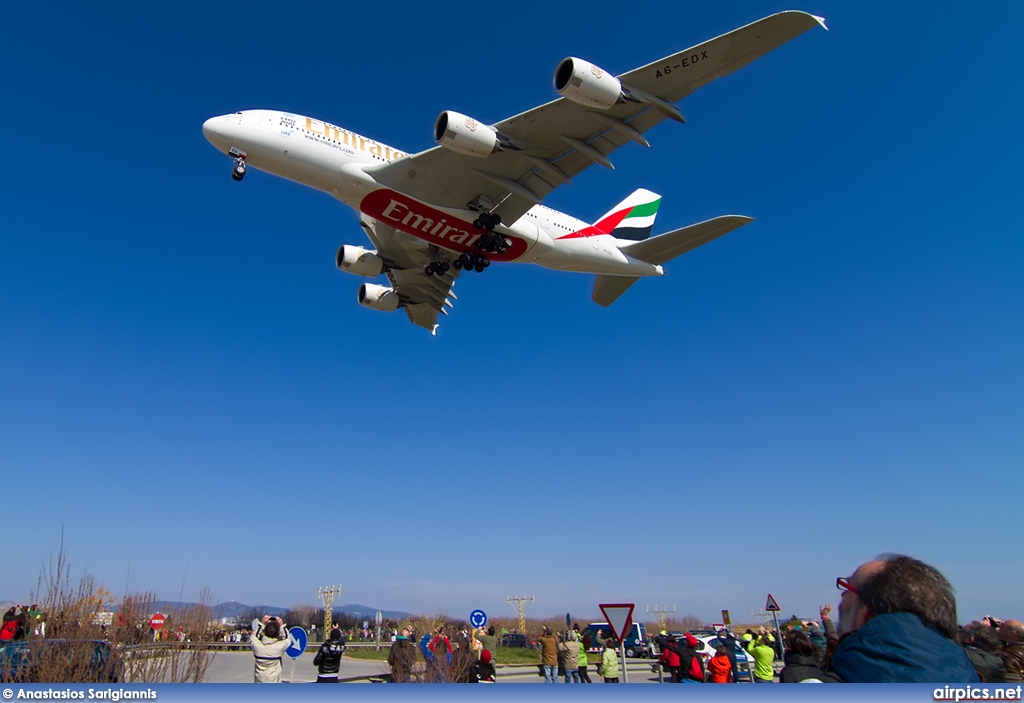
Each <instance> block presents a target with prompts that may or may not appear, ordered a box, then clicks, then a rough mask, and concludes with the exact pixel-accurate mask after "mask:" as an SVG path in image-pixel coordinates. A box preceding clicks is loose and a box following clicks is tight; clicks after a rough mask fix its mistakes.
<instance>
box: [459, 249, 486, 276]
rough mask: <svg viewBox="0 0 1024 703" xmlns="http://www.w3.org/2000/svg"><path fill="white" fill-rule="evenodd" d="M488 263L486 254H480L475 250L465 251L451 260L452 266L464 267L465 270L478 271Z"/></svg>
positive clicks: (481, 270)
mask: <svg viewBox="0 0 1024 703" xmlns="http://www.w3.org/2000/svg"><path fill="white" fill-rule="evenodd" d="M490 265H491V260H490V259H488V258H487V257H486V256H480V255H479V254H477V253H476V252H475V251H467V252H466V253H465V254H460V255H459V258H457V259H456V260H455V261H453V262H452V266H454V267H455V268H457V269H466V270H467V271H476V272H478V273H480V272H483V270H484V269H485V268H487V267H488V266H490Z"/></svg>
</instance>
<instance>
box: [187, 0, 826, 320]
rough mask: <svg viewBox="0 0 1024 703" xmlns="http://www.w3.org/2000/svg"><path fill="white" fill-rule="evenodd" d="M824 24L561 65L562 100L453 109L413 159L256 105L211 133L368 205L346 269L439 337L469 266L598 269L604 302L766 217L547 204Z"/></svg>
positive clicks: (752, 30)
mask: <svg viewBox="0 0 1024 703" xmlns="http://www.w3.org/2000/svg"><path fill="white" fill-rule="evenodd" d="M819 25H820V26H822V27H824V26H825V24H824V20H822V19H821V18H820V17H815V16H813V15H809V14H807V13H804V12H796V11H790V12H781V13H779V14H776V15H772V16H770V17H766V18H764V19H762V20H759V21H757V22H754V23H753V24H749V25H747V26H745V27H741V28H740V29H737V30H734V31H732V32H729V33H728V34H725V35H722V36H720V37H718V38H716V39H711V40H710V41H707V42H704V43H703V44H700V45H698V46H695V47H693V48H692V49H687V50H686V51H682V52H679V53H678V54H674V55H672V56H669V57H666V58H664V59H661V60H660V61H655V62H654V63H651V64H648V65H646V66H643V67H641V68H637V69H635V70H633V71H629V72H628V73H624V74H622V75H621V76H618V77H616V76H612V75H611V74H609V73H608V72H607V71H604V70H602V69H601V68H598V67H597V66H595V65H593V64H591V63H588V62H586V61H583V60H581V59H577V58H567V59H565V60H564V61H562V62H561V63H560V64H559V65H558V68H557V69H556V70H555V76H554V86H555V90H556V91H558V93H559V94H560V95H561V96H562V97H561V98H559V99H557V100H555V101H553V102H550V103H547V104H546V105H541V106H540V107H536V108H534V109H532V110H529V111H528V112H524V113H522V114H520V115H517V116H515V117H511V118H509V119H507V120H504V121H502V122H499V123H497V124H495V125H491V126H487V125H484V124H481V123H480V122H477V121H476V120H474V119H472V118H471V117H467V116H465V115H461V114H459V113H456V112H452V111H450V110H448V111H445V112H442V113H441V115H440V116H439V117H438V118H437V121H436V122H435V124H434V139H435V141H436V142H437V144H438V146H436V147H434V148H431V149H428V150H427V151H423V152H420V153H418V154H408V153H405V152H403V151H400V150H398V149H395V148H393V147H390V146H388V145H385V144H383V143H381V142H378V141H375V140H373V139H369V138H367V137H363V136H361V135H358V134H355V133H354V132H350V131H348V130H345V129H342V128H341V127H336V126H334V125H333V124H330V123H328V122H324V121H322V120H317V119H313V118H311V117H305V116H302V115H297V114H293V113H290V112H277V111H274V110H245V111H242V112H236V113H234V114H232V115H223V116H220V117H213V118H211V119H209V120H207V121H206V122H205V123H204V124H203V133H204V134H205V135H206V138H207V139H208V140H209V141H210V142H211V143H212V144H213V145H214V146H215V147H217V148H218V149H219V150H221V151H222V152H224V153H226V154H228V155H229V156H231V157H232V158H233V159H234V167H233V171H232V177H233V178H234V179H235V180H236V181H241V180H242V178H243V177H244V176H245V173H246V170H247V169H248V167H249V166H252V167H253V168H256V169H259V170H262V171H267V172H269V173H273V174H276V175H278V176H281V177H283V178H287V179H289V180H292V181H296V182H298V183H302V184H304V185H307V186H310V187H312V188H316V189H317V190H322V191H324V192H325V193H328V194H329V195H331V196H333V197H335V198H337V199H338V200H341V201H342V202H343V203H345V204H346V205H348V206H349V207H351V208H353V209H355V210H356V211H357V212H358V213H359V214H360V224H361V225H362V228H363V230H364V232H365V233H366V236H367V238H368V239H369V240H370V242H371V243H372V245H373V248H372V249H366V248H364V247H360V246H353V245H349V244H345V245H343V246H342V247H341V248H340V249H338V254H337V266H338V268H339V269H341V270H342V271H347V272H349V273H353V274H356V275H359V276H367V277H370V278H374V277H377V276H379V275H381V274H384V275H385V276H386V277H387V279H388V282H389V283H390V285H388V286H383V285H378V284H375V283H364V284H363V285H362V286H361V287H360V288H359V296H358V298H359V302H360V303H361V304H362V305H364V306H366V307H368V308H372V309H374V310H386V311H394V310H397V309H398V308H403V309H404V310H405V312H406V314H407V315H408V316H409V319H410V320H411V321H412V322H413V324H416V325H419V326H421V327H425V328H426V329H429V330H431V332H436V330H437V315H438V313H444V314H447V311H446V310H445V308H446V307H451V306H452V303H451V300H452V299H453V298H455V295H454V293H452V286H453V284H454V282H455V279H456V278H457V277H458V276H459V273H460V272H461V271H477V272H481V271H483V270H484V269H486V268H487V267H488V266H490V264H491V262H514V263H532V264H539V265H541V266H546V267H548V268H552V269H559V270H563V271H576V272H580V273H594V274H597V280H596V282H595V284H594V292H593V299H594V300H595V301H596V302H597V303H599V304H601V305H604V306H608V305H611V304H612V303H613V302H614V301H615V300H616V299H617V298H618V297H619V296H620V295H622V294H623V293H624V292H625V291H626V289H627V288H629V287H630V286H631V285H633V283H635V282H636V281H637V280H639V279H640V278H642V277H644V276H661V275H663V273H664V270H663V269H662V264H664V263H665V262H667V261H669V260H670V259H673V258H675V257H677V256H679V255H681V254H684V253H686V252H687V251H690V250H691V249H693V248H695V247H698V246H700V245H701V244H704V243H705V242H709V241H711V240H712V239H714V238H716V237H719V236H721V235H723V234H726V233H727V232H731V231H732V230H734V229H736V228H738V227H741V226H743V225H745V224H747V223H748V222H750V221H751V218H749V217H742V216H738V215H727V216H724V217H717V218H715V219H713V220H708V221H707V222H701V223H699V224H695V225H691V226H689V227H684V228H682V229H678V230H675V231H673V232H668V233H666V234H661V235H659V236H655V237H652V236H651V232H652V229H653V225H654V218H655V215H656V214H657V211H658V205H659V204H660V202H661V198H660V197H659V196H658V195H656V194H654V193H652V192H650V191H647V190H637V191H636V192H634V193H633V194H632V195H630V196H629V197H628V198H626V199H625V200H623V201H622V202H621V203H619V204H618V205H616V206H615V207H614V208H612V209H611V210H610V211H609V212H608V213H607V214H606V215H605V216H604V217H602V218H600V219H599V220H598V221H597V222H595V223H593V224H590V223H587V222H583V221H581V220H578V219H576V218H574V217H570V216H569V215H566V214H563V213H561V212H557V211H555V210H551V209H549V208H546V207H544V206H542V205H540V202H541V200H542V199H543V198H544V197H545V196H546V195H547V194H548V193H550V192H551V191H552V190H554V189H555V188H556V187H558V186H560V185H563V184H567V183H569V182H570V179H572V177H573V176H575V175H576V174H578V173H580V172H581V171H583V170H584V169H585V168H587V167H588V166H591V165H592V164H595V163H596V164H601V165H602V166H606V167H608V168H612V163H611V161H610V160H609V158H608V156H609V155H610V154H611V153H612V152H613V151H615V150H616V149H618V148H619V147H621V146H624V145H625V144H626V143H627V142H636V143H637V144H641V145H643V146H650V145H649V144H648V143H647V140H646V139H644V137H643V133H644V132H646V131H647V130H649V129H650V128H651V127H653V126H654V125H656V124H658V123H659V122H661V121H662V120H664V119H671V120H675V121H677V122H682V121H683V116H682V114H681V113H680V111H679V109H678V107H676V104H675V103H677V102H678V101H679V100H681V99H682V98H684V97H686V96H687V95H689V94H690V93H692V92H693V91H695V90H696V89H697V88H700V87H702V86H704V85H707V84H708V83H710V82H711V81H713V80H715V79H716V78H720V77H722V76H725V75H728V74H729V73H732V72H733V71H735V70H736V69H738V68H741V67H743V66H745V65H746V64H748V63H750V62H751V61H753V60H754V59H756V58H758V57H760V56H762V55H764V54H766V53H767V52H769V51H772V50H773V49H776V48H777V47H779V46H781V45H782V44H785V43H786V42H788V41H789V40H790V39H793V38H794V37H797V36H799V35H800V34H803V33H804V32H806V31H807V30H809V29H811V28H813V27H816V26H819Z"/></svg>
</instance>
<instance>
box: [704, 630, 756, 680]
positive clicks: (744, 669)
mask: <svg viewBox="0 0 1024 703" xmlns="http://www.w3.org/2000/svg"><path fill="white" fill-rule="evenodd" d="M695 636H696V638H697V642H699V643H700V646H699V647H698V648H697V651H698V652H699V653H700V656H701V659H703V660H704V665H705V666H707V663H708V660H709V659H711V657H713V656H715V651H716V650H717V649H718V645H720V644H724V642H723V641H722V640H721V639H719V638H718V635H716V634H711V635H695ZM736 668H737V669H739V674H740V677H743V676H744V675H745V674H749V675H750V676H751V677H753V674H754V657H752V656H751V655H750V653H749V652H747V651H746V650H745V649H743V643H742V642H740V641H739V640H737V641H736ZM751 680H753V679H751Z"/></svg>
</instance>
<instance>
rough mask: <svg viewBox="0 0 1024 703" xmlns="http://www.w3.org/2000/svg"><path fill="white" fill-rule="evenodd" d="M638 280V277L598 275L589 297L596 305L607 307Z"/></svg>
mask: <svg viewBox="0 0 1024 703" xmlns="http://www.w3.org/2000/svg"><path fill="white" fill-rule="evenodd" d="M639 280H640V277H639V276H603V275H599V276H598V277H597V280H596V281H594V293H593V295H591V296H590V297H591V298H593V299H594V302H595V303H597V304H598V305H603V306H604V307H608V306H609V305H611V304H612V303H614V302H615V301H616V300H618V298H619V296H620V295H622V294H623V293H625V292H626V291H627V290H628V289H629V287H630V286H631V285H633V284H634V283H636V282H637V281H639Z"/></svg>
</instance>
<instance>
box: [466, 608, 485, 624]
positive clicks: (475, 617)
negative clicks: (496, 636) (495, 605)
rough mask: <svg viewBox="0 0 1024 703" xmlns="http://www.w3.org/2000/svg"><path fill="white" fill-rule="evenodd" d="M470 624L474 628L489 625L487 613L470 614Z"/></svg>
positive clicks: (475, 611)
mask: <svg viewBox="0 0 1024 703" xmlns="http://www.w3.org/2000/svg"><path fill="white" fill-rule="evenodd" d="M469 624H470V625H472V626H473V627H483V626H484V625H486V624H487V613H485V612H484V611H482V610H474V611H473V612H472V613H470V614H469Z"/></svg>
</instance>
